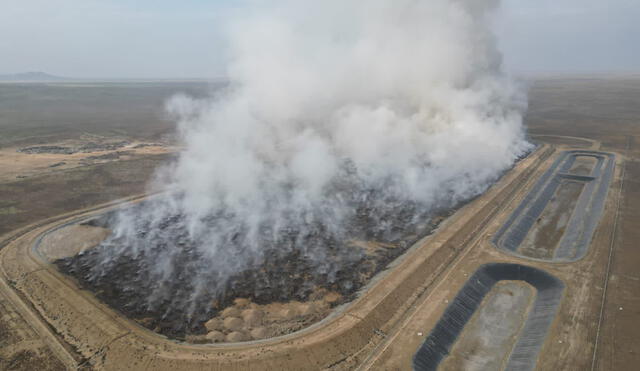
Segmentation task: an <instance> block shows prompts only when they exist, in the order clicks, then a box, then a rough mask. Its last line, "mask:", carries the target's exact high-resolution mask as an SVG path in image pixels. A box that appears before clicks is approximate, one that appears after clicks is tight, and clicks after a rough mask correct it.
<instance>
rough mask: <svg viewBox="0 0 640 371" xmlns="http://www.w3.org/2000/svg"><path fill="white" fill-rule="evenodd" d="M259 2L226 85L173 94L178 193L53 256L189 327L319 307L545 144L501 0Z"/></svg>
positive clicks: (169, 188) (110, 222)
mask: <svg viewBox="0 0 640 371" xmlns="http://www.w3.org/2000/svg"><path fill="white" fill-rule="evenodd" d="M250 3H251V5H252V7H251V10H249V9H245V8H242V11H241V12H239V13H238V14H236V16H237V17H235V16H233V15H230V17H229V19H228V23H229V25H228V26H229V29H228V30H227V31H228V32H227V33H226V35H227V36H228V37H229V40H228V41H229V43H228V44H229V45H228V48H227V49H226V51H227V53H228V55H229V57H230V58H229V66H228V77H229V84H228V85H227V86H226V87H225V88H224V89H222V90H220V91H216V92H215V93H213V94H212V96H211V97H209V98H206V99H193V98H190V97H187V96H184V95H178V96H176V97H174V98H172V99H171V100H170V101H169V102H168V104H167V111H168V114H169V115H171V116H172V117H173V118H175V120H176V121H177V123H178V137H179V139H180V142H181V143H180V144H181V145H182V148H183V150H182V151H181V153H180V156H179V157H178V159H177V161H176V162H175V163H174V164H172V165H170V166H167V167H166V168H164V169H162V170H160V171H159V172H158V173H157V174H156V175H157V176H156V179H155V182H154V183H153V184H154V186H153V187H152V189H154V190H162V191H163V192H165V193H163V195H162V196H158V197H157V198H155V199H154V200H150V201H148V202H146V203H145V204H142V205H139V206H137V207H134V208H130V209H127V210H123V211H120V212H117V213H115V214H114V215H112V216H111V217H106V218H103V219H102V220H97V221H94V222H93V223H96V224H103V225H105V226H107V227H108V228H109V229H111V230H112V234H111V236H110V237H109V238H108V239H107V240H106V241H104V242H103V243H102V244H101V245H100V246H98V247H96V248H94V249H91V250H88V251H86V252H84V253H83V254H82V255H78V256H75V257H73V258H70V259H67V260H62V261H59V262H57V264H58V266H59V267H60V268H61V269H62V270H63V271H65V272H67V273H69V274H70V275H73V276H74V277H76V278H77V280H78V281H79V282H80V283H81V284H82V285H83V286H85V287H87V288H88V289H90V290H92V291H93V292H95V293H96V295H98V297H100V298H101V299H102V300H104V301H105V302H107V303H108V304H110V305H111V306H113V307H114V308H117V309H118V310H120V311H121V312H123V313H124V314H126V315H128V316H129V317H131V318H134V319H137V320H138V321H139V322H140V323H141V324H143V325H144V326H147V327H148V328H150V329H152V330H154V331H157V332H159V333H162V334H165V335H168V336H170V337H174V338H185V339H187V340H188V341H205V342H221V341H227V342H236V341H243V340H251V339H263V338H267V337H270V336H276V335H280V334H284V333H289V332H292V331H295V330H297V329H299V328H302V327H305V326H307V325H308V324H310V323H312V322H316V321H318V320H319V319H321V318H323V317H325V316H326V315H327V314H328V313H329V311H330V309H331V307H335V306H336V305H339V304H341V303H345V302H347V301H349V300H350V299H352V298H353V297H354V295H356V293H357V291H358V290H359V289H361V288H362V287H363V285H365V284H366V283H367V281H369V280H370V278H371V277H372V276H373V275H375V273H376V272H379V271H380V270H382V269H384V268H385V267H387V266H388V263H389V262H390V261H392V260H393V259H394V258H396V257H397V256H399V255H400V254H402V253H403V252H404V251H406V249H407V248H408V246H410V245H411V243H412V242H414V241H416V240H417V239H418V238H419V237H421V236H424V235H426V234H428V233H429V232H430V231H432V230H433V228H434V226H435V225H436V224H437V221H438V220H440V219H441V218H442V217H443V216H446V214H447V213H449V212H450V211H447V210H451V209H452V208H453V207H454V206H455V205H459V204H460V203H461V202H464V201H465V200H469V199H470V198H472V197H475V196H477V195H479V194H481V193H482V192H483V191H484V190H486V189H487V187H488V186H489V185H490V184H491V183H492V182H494V181H495V180H496V179H497V178H498V177H499V176H500V174H501V173H502V172H504V171H505V170H506V169H508V168H509V167H511V166H512V165H513V163H514V162H515V161H516V160H517V158H518V157H519V156H521V155H523V154H524V153H526V152H527V151H528V150H529V149H530V148H531V146H530V144H529V143H527V141H526V139H525V135H524V130H523V126H522V113H523V111H524V109H525V108H526V96H525V94H523V93H522V91H521V89H520V88H519V86H518V85H517V84H515V83H513V81H511V80H510V79H509V78H508V77H507V76H505V74H504V73H503V72H502V67H501V56H500V54H499V52H498V50H497V47H496V42H495V38H494V36H493V34H492V32H491V28H490V25H491V24H492V22H491V14H492V11H493V9H495V7H496V6H497V5H498V3H499V2H498V1H495V0H474V1H459V0H430V1H414V0H397V1H395V0H394V1H388V0H351V1H348V2H345V1H340V0H326V1H280V0H275V1H255V2H253V1H251V2H250ZM314 308H315V309H314ZM205 333H206V339H202V338H198V337H197V336H204V334H205ZM199 334H200V335H199ZM194 336H195V337H194Z"/></svg>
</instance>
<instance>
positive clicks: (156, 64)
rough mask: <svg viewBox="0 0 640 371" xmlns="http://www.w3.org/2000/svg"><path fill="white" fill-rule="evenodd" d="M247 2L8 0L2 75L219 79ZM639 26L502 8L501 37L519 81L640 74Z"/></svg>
mask: <svg viewBox="0 0 640 371" xmlns="http://www.w3.org/2000/svg"><path fill="white" fill-rule="evenodd" d="M263 1H267V0H263ZM345 1H348V0H345ZM390 1H391V0H390ZM424 1H429V0H424ZM469 1H473V0H469ZM244 2H246V1H243V0H209V1H207V0H182V1H172V0H137V1H134V0H55V1H51V0H2V1H1V2H0V74H3V73H16V72H23V71H45V72H48V73H51V74H56V75H63V76H70V77H86V78H90V77H123V78H127V77H129V78H131V77H143V78H152V77H173V78H189V77H218V76H221V75H223V74H224V64H225V53H224V43H223V41H222V40H223V35H222V32H223V31H222V30H223V28H224V27H223V24H224V21H225V19H226V18H227V17H228V15H229V14H230V13H231V12H245V11H248V9H247V8H246V7H245V6H243V5H242V4H243V3H244ZM638 20H640V1H638V0H503V7H502V10H501V11H500V13H499V15H498V18H497V19H496V31H497V34H498V37H499V39H500V45H501V47H502V50H503V52H504V58H505V63H506V64H507V66H508V68H509V69H510V70H512V71H515V72H517V73H520V72H526V73H556V72H557V73H563V72H573V73H584V72H626V71H630V72H639V71H640V21H638Z"/></svg>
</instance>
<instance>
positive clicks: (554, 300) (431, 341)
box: [413, 263, 564, 371]
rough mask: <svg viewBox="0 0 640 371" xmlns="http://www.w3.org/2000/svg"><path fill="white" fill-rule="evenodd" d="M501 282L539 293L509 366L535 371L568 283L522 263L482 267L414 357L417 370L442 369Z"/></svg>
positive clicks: (470, 279)
mask: <svg viewBox="0 0 640 371" xmlns="http://www.w3.org/2000/svg"><path fill="white" fill-rule="evenodd" d="M499 281H524V282H526V283H528V284H530V285H531V286H533V287H534V288H535V289H536V291H537V294H536V300H535V302H534V303H533V307H532V308H531V310H530V311H529V315H528V317H527V320H526V323H525V325H524V327H523V329H522V330H521V332H520V335H519V337H518V340H517V342H516V344H515V347H514V348H513V350H512V352H511V355H510V356H509V361H508V363H507V367H506V369H507V370H533V369H535V365H536V361H537V357H538V353H539V351H540V348H541V347H542V344H543V343H544V341H545V338H546V335H547V331H548V329H549V327H550V325H551V323H552V322H553V319H554V317H555V315H556V312H557V309H558V306H559V304H560V301H561V299H562V294H563V291H564V283H563V282H562V281H561V280H559V279H558V278H556V277H554V276H552V275H550V274H549V273H547V272H545V271H542V270H540V269H537V268H533V267H529V266H525V265H520V264H507V263H491V264H486V265H483V266H482V267H480V268H479V269H478V270H477V271H476V272H475V273H474V274H473V275H472V276H471V278H469V280H468V281H467V283H466V284H465V285H464V287H463V288H462V289H461V290H460V292H459V293H458V295H457V296H456V297H455V299H454V300H453V301H452V302H451V304H449V306H448V307H447V309H446V311H445V312H444V314H443V315H442V317H441V318H440V320H439V321H438V323H437V324H436V326H435V327H434V329H433V330H432V331H431V333H430V334H429V336H428V337H427V339H426V340H425V342H424V343H423V344H422V346H420V348H419V349H418V351H417V352H416V354H415V355H414V357H413V368H414V369H415V370H417V371H423V370H436V369H437V368H438V365H439V364H440V362H442V360H443V359H444V358H445V357H447V356H448V355H449V351H450V350H451V348H452V346H453V344H454V343H455V342H456V340H457V339H458V336H459V335H460V334H461V333H462V331H463V330H464V326H465V325H466V323H467V322H468V321H469V319H471V317H472V316H473V314H474V313H475V311H476V310H477V309H478V308H479V306H480V304H481V303H482V300H483V299H484V298H485V296H486V295H487V294H488V293H489V292H490V291H491V289H492V288H493V287H494V285H495V284H496V283H497V282H499Z"/></svg>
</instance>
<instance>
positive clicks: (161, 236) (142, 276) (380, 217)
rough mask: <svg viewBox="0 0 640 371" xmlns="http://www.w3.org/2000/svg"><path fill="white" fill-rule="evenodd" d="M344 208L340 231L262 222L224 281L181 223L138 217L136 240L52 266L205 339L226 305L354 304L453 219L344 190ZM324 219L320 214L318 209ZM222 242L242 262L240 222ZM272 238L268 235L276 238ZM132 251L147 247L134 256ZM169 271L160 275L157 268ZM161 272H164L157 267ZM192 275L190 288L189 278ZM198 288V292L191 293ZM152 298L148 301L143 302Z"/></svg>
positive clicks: (171, 327)
mask: <svg viewBox="0 0 640 371" xmlns="http://www.w3.org/2000/svg"><path fill="white" fill-rule="evenodd" d="M335 197H338V198H341V199H342V200H345V202H347V203H348V204H349V205H350V206H351V209H352V213H351V214H350V215H349V217H348V218H346V219H345V226H346V227H345V228H344V229H343V230H342V231H340V232H339V233H334V232H333V231H331V226H327V225H325V224H323V222H322V218H321V217H317V216H316V217H314V216H313V215H306V217H307V221H305V222H304V223H302V224H301V223H300V222H299V221H298V220H290V221H288V222H289V225H288V226H285V227H282V228H280V230H279V231H274V229H273V224H270V223H269V222H268V221H267V222H265V223H264V224H263V225H262V226H261V228H260V236H259V238H260V241H259V242H258V244H259V245H260V246H259V247H258V248H259V249H261V250H262V251H263V252H264V254H263V255H260V256H256V258H255V259H254V261H252V262H249V263H248V264H247V267H246V268H245V269H243V270H241V271H238V272H236V273H235V274H233V275H232V276H230V277H221V276H220V272H218V271H216V270H215V269H213V270H212V269H211V268H212V267H211V260H209V259H208V258H207V257H206V256H203V255H204V254H205V253H204V252H203V251H202V250H201V249H198V248H197V245H198V243H201V242H199V241H193V240H191V239H190V238H189V233H188V231H187V230H186V227H185V223H184V221H185V220H184V216H183V215H179V214H178V215H173V216H170V217H166V218H163V220H161V221H159V223H158V224H157V225H156V226H152V225H151V224H152V223H151V222H150V221H149V220H144V219H136V218H134V219H133V220H136V222H135V229H136V231H137V238H138V240H137V241H131V240H127V239H124V238H110V239H108V240H106V241H105V242H104V243H102V244H101V245H99V246H98V247H96V248H94V249H91V250H88V251H85V252H84V253H81V254H79V255H76V256H74V257H71V258H66V259H62V260H59V261H57V262H56V265H57V266H58V267H59V268H60V269H61V270H62V271H63V272H65V273H67V274H69V275H71V276H73V277H75V278H76V279H77V280H78V282H79V283H80V284H81V285H82V286H84V287H85V288H87V289H89V290H91V291H92V292H94V293H95V294H96V295H97V296H98V297H99V298H100V299H101V300H102V301H104V302H105V303H107V304H109V305H110V306H112V307H113V308H115V309H117V310H119V311H121V312H122V313H124V314H125V315H127V316H128V317H130V318H133V319H136V320H138V321H139V322H140V323H142V324H143V325H144V326H146V327H148V328H149V329H152V330H155V331H157V332H159V333H161V334H164V335H167V336H169V337H171V338H179V339H184V338H185V336H186V335H189V334H204V333H206V331H207V330H206V327H205V326H204V324H205V323H206V322H207V321H208V320H209V319H211V318H213V317H216V316H217V315H220V314H221V312H222V311H223V310H224V309H225V308H228V307H230V306H232V305H233V302H234V300H236V299H238V298H243V299H249V301H250V302H252V303H255V304H258V305H266V304H269V303H273V302H281V303H288V302H292V301H297V302H303V303H304V302H313V301H314V300H318V299H321V298H322V296H323V295H326V294H327V293H336V294H338V295H337V296H336V298H337V300H333V301H331V302H330V303H329V306H330V307H335V306H337V305H340V304H343V303H345V302H348V301H350V300H352V299H353V298H354V296H355V295H356V293H357V291H358V290H359V289H361V288H362V287H363V286H364V285H365V284H367V282H368V281H369V279H370V278H371V277H372V276H374V275H375V274H376V273H378V272H380V271H381V270H382V269H384V268H385V267H386V266H387V265H388V263H389V262H391V261H392V260H394V259H395V258H396V257H398V256H399V255H401V254H402V253H403V252H405V251H406V249H407V248H408V247H410V246H411V245H412V244H413V243H414V242H415V241H417V240H418V239H419V238H421V237H422V236H425V235H427V234H428V233H430V232H431V231H433V229H434V228H435V227H436V226H437V223H438V222H439V221H440V220H442V219H443V218H444V217H445V216H447V215H449V213H450V212H451V211H447V210H445V209H439V210H438V209H436V210H437V211H434V210H433V208H431V211H430V212H428V209H426V208H425V207H424V205H420V204H418V203H415V202H409V201H406V200H399V199H395V200H394V199H390V198H388V197H387V198H381V197H384V193H382V192H381V190H376V189H351V190H343V191H342V192H337V193H335ZM154 202H156V201H148V202H147V203H143V204H141V205H138V206H135V207H133V208H131V209H130V210H129V211H128V212H129V213H131V214H133V215H139V216H143V215H145V212H144V211H145V210H144V209H145V208H149V207H153V206H152V204H153V203H154ZM320 212H322V211H320ZM117 217H118V216H117V214H114V213H112V214H107V215H105V216H103V217H100V218H97V219H93V220H91V221H89V222H87V224H89V225H94V226H101V227H106V228H110V227H112V224H113V223H114V222H115V220H116V219H117ZM221 219H225V220H227V221H228V220H234V216H233V215H229V214H227V213H225V211H224V210H221V211H220V212H219V213H218V214H216V215H211V216H209V217H208V218H207V221H206V223H207V224H208V225H209V226H210V227H211V228H212V229H215V228H216V223H217V222H219V221H220V220H221ZM234 222H236V223H238V226H239V227H238V228H237V229H236V230H234V231H233V232H231V234H229V235H227V236H225V238H226V240H227V242H228V244H227V245H226V246H225V247H224V248H225V250H227V252H228V254H225V255H228V257H230V258H232V257H233V255H236V254H237V255H238V256H241V255H246V251H245V250H246V249H250V248H251V247H249V246H247V245H246V244H245V242H246V238H247V236H246V234H245V233H246V231H243V227H242V225H243V222H242V221H240V220H235V221H234ZM274 232H275V233H274ZM137 243H144V244H151V245H152V248H145V249H140V250H137V249H136V247H135V245H136V244H137ZM167 256H170V259H171V262H170V263H169V262H165V264H167V265H166V266H170V267H171V268H170V269H169V270H168V271H167V270H165V268H166V266H162V265H163V262H162V261H163V260H165V259H167ZM159 265H160V266H162V267H159ZM194 276H198V279H197V280H194V279H193V277H194ZM196 286H197V287H196ZM150 293H155V295H152V296H151V297H150ZM326 313H327V312H326V311H325V312H319V313H312V315H307V316H299V318H298V319H297V321H296V323H294V324H292V325H290V326H288V327H287V328H284V329H282V330H281V332H282V333H286V332H290V331H292V330H297V329H300V328H303V327H305V326H307V325H309V324H311V323H313V322H316V321H318V320H320V319H322V317H323V316H324V315H325V314H326Z"/></svg>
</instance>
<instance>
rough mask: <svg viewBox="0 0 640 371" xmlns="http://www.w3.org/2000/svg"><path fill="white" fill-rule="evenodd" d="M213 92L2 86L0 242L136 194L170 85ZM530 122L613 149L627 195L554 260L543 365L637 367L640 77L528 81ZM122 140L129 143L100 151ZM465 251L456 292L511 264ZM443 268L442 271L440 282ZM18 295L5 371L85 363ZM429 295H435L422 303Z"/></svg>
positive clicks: (158, 151) (5, 297)
mask: <svg viewBox="0 0 640 371" xmlns="http://www.w3.org/2000/svg"><path fill="white" fill-rule="evenodd" d="M215 88H217V86H216V85H212V84H205V83H193V82H191V83H167V82H163V83H160V82H154V83H144V84H142V83H109V84H103V83H101V84H98V83H95V84H88V83H87V84H74V85H70V84H0V133H1V135H0V170H1V172H2V174H0V236H2V237H1V238H0V241H3V242H1V243H2V244H1V245H0V246H5V245H7V244H9V243H10V242H11V241H12V240H14V239H15V238H18V236H19V235H20V234H21V233H22V232H21V231H24V232H25V233H27V232H28V231H29V230H30V229H31V228H32V227H33V226H34V225H36V224H39V223H40V222H41V221H43V220H46V219H48V218H54V217H56V216H58V215H61V214H65V213H69V212H73V211H75V210H81V209H89V208H92V207H95V206H97V205H100V204H103V203H107V202H110V201H113V200H117V199H122V198H126V197H132V196H135V195H140V194H143V193H144V192H145V191H146V185H147V183H148V181H149V179H150V178H151V177H152V175H153V171H154V169H155V168H157V167H158V166H162V165H163V164H166V163H167V162H168V161H171V158H172V156H173V155H174V154H175V152H176V151H177V150H179V146H178V145H177V143H176V142H175V138H174V137H173V124H172V122H171V120H170V119H169V118H167V117H166V115H165V114H164V110H163V104H164V101H165V100H166V99H167V98H168V97H170V96H171V95H172V94H174V93H179V92H185V93H189V94H193V95H196V96H202V95H205V94H206V93H207V91H209V90H211V89H215ZM526 122H527V126H528V130H529V134H530V135H531V138H532V140H536V141H540V142H543V143H548V144H550V145H556V146H569V147H572V148H586V147H592V146H594V145H595V146H597V147H598V148H597V150H600V151H608V152H614V153H616V154H618V155H619V156H620V161H619V162H618V170H617V176H616V182H615V184H614V186H613V187H612V192H620V200H621V201H620V202H619V205H616V204H615V202H610V205H609V207H608V209H607V212H606V213H605V216H604V219H605V220H604V221H603V222H602V225H601V226H600V232H598V233H597V234H596V237H595V238H594V242H593V244H592V246H591V252H590V253H589V255H588V256H587V257H586V258H585V261H584V262H580V263H579V265H576V266H575V267H573V266H568V265H567V266H562V265H560V266H557V267H555V268H552V270H553V271H554V272H555V273H556V274H558V275H560V276H562V278H563V279H565V280H567V281H568V282H569V285H568V291H567V298H568V303H570V304H563V305H564V307H563V309H562V313H561V315H560V316H559V318H560V319H559V321H560V322H559V323H560V324H558V325H556V327H554V328H555V330H554V331H556V332H557V333H554V334H555V335H554V336H556V338H557V339H559V340H558V341H562V343H557V344H556V345H554V346H549V345H547V346H546V347H545V348H543V350H542V354H543V356H542V358H541V361H540V362H539V368H540V369H552V368H553V369H557V368H558V367H560V369H575V370H584V369H590V368H592V367H593V369H598V370H633V369H635V366H636V365H637V364H638V363H639V362H640V352H639V351H638V349H639V348H640V277H639V276H638V270H637V267H638V266H639V265H640V252H639V251H638V250H637V249H636V241H637V240H638V238H640V235H638V234H639V233H640V232H639V231H638V228H637V227H636V226H637V223H638V222H640V211H639V210H640V146H638V145H637V144H636V143H637V139H638V136H639V135H640V78H639V77H633V76H618V77H579V78H578V77H574V78H549V79H544V80H536V81H533V82H532V83H531V87H530V105H529V111H528V115H527V117H526ZM124 142H126V143H127V144H126V145H124V147H121V148H116V149H108V148H110V147H109V146H108V145H109V144H113V143H124ZM89 143H93V144H97V145H98V146H97V147H96V146H93V147H90V148H91V149H93V151H89V150H87V151H79V152H76V153H73V154H64V153H63V154H60V153H35V154H34V153H24V152H18V151H19V150H21V149H24V148H29V147H37V146H57V147H64V148H74V149H77V148H82V147H83V146H86V145H87V144H89ZM105 145H106V146H105ZM100 146H103V147H100ZM134 147H135V148H134ZM105 148H107V149H105ZM105 155H106V156H105ZM60 163H64V164H62V165H59V164H60ZM52 165H56V166H52ZM614 199H615V197H614ZM617 206H619V207H617ZM466 212H467V213H468V212H469V210H467V211H466ZM502 214H504V215H505V216H506V211H502V212H501V214H500V215H502ZM452 223H453V222H452ZM454 224H455V223H454ZM445 232H446V231H445ZM450 233H452V234H454V235H455V231H451V232H450ZM464 254H466V252H464ZM464 254H463V255H464ZM468 256H469V258H468V259H467V260H468V261H467V260H465V259H466V258H463V259H460V261H459V263H456V264H459V265H458V268H459V269H457V270H456V272H457V273H458V276H455V274H454V277H452V281H451V282H452V287H455V285H457V283H455V282H460V284H461V283H462V282H463V281H464V276H461V275H460V273H462V272H466V274H469V273H472V271H473V269H474V267H476V266H477V264H478V262H480V261H483V260H486V261H491V260H507V261H509V259H510V258H505V257H501V256H500V255H499V253H498V252H497V251H495V250H491V249H486V251H485V250H479V249H476V250H474V251H470V252H469V254H468ZM471 258H473V259H471ZM451 274H452V273H451V272H448V271H444V272H443V273H442V278H443V279H444V278H445V277H447V276H450V275H451ZM580 282H584V283H585V284H579V283H580ZM454 283H455V284H454ZM587 283H588V284H589V285H587ZM507 285H513V284H511V283H509V284H507ZM585 290H586V291H585ZM452 294H454V292H453V289H452V290H448V291H446V290H445V291H442V290H441V291H438V290H434V291H433V292H432V293H430V294H429V295H427V296H426V297H425V298H424V299H425V301H424V303H426V304H420V301H419V300H417V301H414V304H412V305H413V306H415V308H414V309H415V310H417V309H418V308H419V307H421V305H427V307H429V308H430V309H429V311H430V312H433V311H436V312H437V311H439V310H443V307H442V301H443V300H448V299H445V298H446V297H449V296H451V295H452ZM14 295H16V294H15V293H12V292H11V291H6V290H0V369H14V370H31V369H34V368H36V367H37V368H38V369H43V370H45V369H51V370H56V369H65V368H68V367H69V365H70V364H73V363H74V362H76V365H80V367H85V366H88V364H89V363H83V362H85V361H86V360H83V358H82V357H77V358H74V359H72V360H70V359H68V358H65V357H66V356H65V354H66V353H70V354H73V353H74V352H76V353H77V352H78V351H77V350H73V349H69V348H70V347H69V345H68V344H64V343H60V341H59V337H56V335H55V332H56V331H55V329H54V328H51V327H50V326H49V325H47V324H46V323H45V324H42V323H36V322H40V319H38V318H39V317H38V316H37V315H34V314H33V313H32V312H33V311H32V310H30V309H29V308H28V307H20V306H17V305H16V304H15V303H16V298H15V297H14ZM603 299H604V300H603ZM436 302H438V303H440V304H438V305H435V304H432V305H430V304H429V303H436ZM567 308H569V310H567ZM410 313H412V312H411V309H407V310H406V313H405V314H404V315H405V316H407V318H409V317H411V314H410ZM418 317H420V316H418ZM422 317H424V318H425V322H424V323H430V322H429V321H433V320H432V317H433V316H428V315H427V313H426V312H423V314H422ZM418 322H419V321H418ZM399 323H402V321H399ZM572 329H575V333H571V331H573V330H572ZM393 331H396V335H392V332H393ZM403 331H406V332H407V333H409V332H410V333H411V334H414V331H413V329H412V328H411V326H408V327H407V326H404V327H403V326H399V327H398V328H396V329H395V330H394V329H389V332H388V339H380V340H379V341H378V342H377V343H375V344H374V345H375V346H370V347H369V348H367V347H366V346H365V347H364V348H363V349H364V350H363V351H362V353H365V354H369V356H366V357H365V356H363V355H362V354H361V355H360V356H358V357H352V358H350V359H346V360H343V361H341V362H340V363H338V364H335V365H333V366H332V368H333V369H354V368H356V367H358V366H360V367H362V368H367V367H369V368H370V369H380V368H382V369H398V368H400V369H402V368H406V367H408V365H407V363H406V360H407V359H410V357H411V355H412V354H413V353H415V350H416V349H417V344H418V343H419V339H418V338H416V337H413V338H407V340H406V341H403V340H402V332H403ZM422 331H425V332H426V330H425V329H422ZM562 331H567V333H566V334H563V333H562ZM46 332H49V333H50V334H49V335H46V334H45V333H46ZM43 334H45V335H43ZM405 335H406V334H405ZM554 339H555V338H554ZM407 345H410V346H409V347H407ZM398 346H402V347H404V348H406V349H405V351H404V353H403V354H399V353H393V352H392V350H393V349H394V347H398ZM65 352H66V353H65ZM401 353H402V352H401ZM72 358H73V357H72ZM563 359H564V360H563ZM449 362H450V363H451V362H456V360H455V359H453V358H452V359H451V360H450V361H449ZM151 364H152V363H148V365H151ZM451 364H453V363H451ZM297 365H298V367H301V364H300V363H298V364H297ZM292 368H295V367H292Z"/></svg>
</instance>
